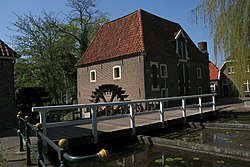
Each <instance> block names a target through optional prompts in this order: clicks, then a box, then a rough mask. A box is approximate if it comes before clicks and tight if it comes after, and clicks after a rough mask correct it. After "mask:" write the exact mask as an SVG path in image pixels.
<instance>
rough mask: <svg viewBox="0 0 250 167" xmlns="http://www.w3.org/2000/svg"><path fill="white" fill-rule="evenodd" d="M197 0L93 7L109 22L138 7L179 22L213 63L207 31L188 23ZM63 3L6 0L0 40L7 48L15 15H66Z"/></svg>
mask: <svg viewBox="0 0 250 167" xmlns="http://www.w3.org/2000/svg"><path fill="white" fill-rule="evenodd" d="M200 1H201V0H97V8H98V9H100V10H101V11H102V12H106V13H108V16H109V18H110V19H111V20H113V19H117V18H119V17H122V16H124V15H127V14H129V13H131V12H134V11H136V10H137V9H139V8H141V9H143V10H145V11H148V12H150V13H152V14H154V15H157V16H160V17H162V18H164V19H167V20H171V21H173V22H177V23H179V24H180V25H181V26H182V28H183V29H184V30H185V31H186V32H187V33H188V35H189V36H190V37H191V39H192V40H193V42H194V43H195V44H197V43H198V42H201V41H206V42H208V51H209V53H210V60H212V61H213V62H215V60H214V56H213V43H212V38H211V37H210V35H209V30H208V29H207V28H205V26H204V25H203V24H200V25H196V24H195V23H193V22H192V17H191V10H192V9H194V8H195V7H196V6H197V5H198V4H199V3H200ZM66 4H67V0H8V1H2V2H1V7H0V15H1V17H0V39H2V40H3V41H4V42H6V43H7V44H8V45H10V46H11V47H14V46H13V45H12V42H11V38H10V36H11V35H14V34H15V32H14V31H12V30H9V29H8V28H7V27H9V28H12V29H13V28H14V27H13V26H12V24H11V23H13V22H15V21H16V20H17V19H16V16H15V15H14V14H13V12H14V13H16V14H18V15H21V14H23V13H28V12H31V14H33V15H40V14H41V12H42V11H43V10H46V11H56V12H60V11H61V12H64V13H68V12H70V8H69V7H68V6H67V5H66Z"/></svg>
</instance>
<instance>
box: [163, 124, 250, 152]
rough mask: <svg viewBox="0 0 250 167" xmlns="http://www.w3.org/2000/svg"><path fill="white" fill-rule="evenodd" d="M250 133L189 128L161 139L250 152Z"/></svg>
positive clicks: (233, 130) (237, 130)
mask: <svg viewBox="0 0 250 167" xmlns="http://www.w3.org/2000/svg"><path fill="white" fill-rule="evenodd" d="M249 132H250V131H249V130H239V129H218V128H209V129H206V128H205V129H192V128H187V129H183V130H180V131H178V132H175V133H171V134H167V135H163V136H161V137H163V138H168V139H176V140H181V141H187V142H193V143H199V144H207V145H212V146H219V147H225V148H232V149H240V150H247V151H249V150H250V144H249V142H250V133H249Z"/></svg>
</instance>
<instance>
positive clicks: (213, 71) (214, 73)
mask: <svg viewBox="0 0 250 167" xmlns="http://www.w3.org/2000/svg"><path fill="white" fill-rule="evenodd" d="M209 72H210V80H218V79H219V78H218V76H219V70H218V68H217V67H216V66H215V65H214V64H213V63H212V62H209Z"/></svg>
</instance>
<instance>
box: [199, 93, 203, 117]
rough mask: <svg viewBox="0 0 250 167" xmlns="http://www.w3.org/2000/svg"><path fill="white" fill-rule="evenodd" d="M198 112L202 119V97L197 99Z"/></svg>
mask: <svg viewBox="0 0 250 167" xmlns="http://www.w3.org/2000/svg"><path fill="white" fill-rule="evenodd" d="M199 112H200V114H201V119H202V118H203V111H202V97H199Z"/></svg>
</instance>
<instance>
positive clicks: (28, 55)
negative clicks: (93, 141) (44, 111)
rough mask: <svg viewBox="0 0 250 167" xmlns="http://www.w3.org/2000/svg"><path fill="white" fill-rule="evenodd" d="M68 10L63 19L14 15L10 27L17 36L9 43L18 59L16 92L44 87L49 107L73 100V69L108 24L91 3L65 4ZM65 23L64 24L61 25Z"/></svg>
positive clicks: (80, 0)
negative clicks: (48, 97)
mask: <svg viewBox="0 0 250 167" xmlns="http://www.w3.org/2000/svg"><path fill="white" fill-rule="evenodd" d="M68 2H69V4H68V5H69V6H70V7H72V11H71V13H70V14H64V16H65V18H63V17H62V16H60V15H59V14H57V13H55V12H46V11H44V12H43V13H42V15H41V16H34V15H32V14H31V13H28V14H23V15H17V14H15V15H16V17H17V21H16V22H15V23H13V25H14V26H15V27H16V30H15V31H17V32H19V34H18V35H16V36H14V38H13V39H14V40H13V42H14V43H15V44H16V46H17V48H16V49H15V50H17V51H18V52H19V53H20V54H22V55H23V56H22V58H20V59H19V60H17V63H16V66H15V68H16V69H15V71H16V73H15V82H16V88H17V89H19V88H21V87H38V86H39V87H44V88H45V89H46V91H48V92H49V93H50V96H51V97H52V98H53V102H52V103H53V104H60V103H63V102H65V99H66V103H69V99H70V97H76V68H75V67H74V65H75V64H76V62H77V61H78V60H79V58H80V57H81V56H82V54H83V53H84V52H85V50H86V48H87V46H88V44H89V42H90V41H91V40H92V38H93V37H94V35H95V33H96V32H97V31H98V29H99V28H100V26H101V25H102V24H103V23H104V22H106V21H108V19H107V18H106V16H105V15H104V14H102V13H101V12H99V11H97V10H95V9H94V7H95V2H94V0H69V1H68ZM65 20H66V21H65Z"/></svg>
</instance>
